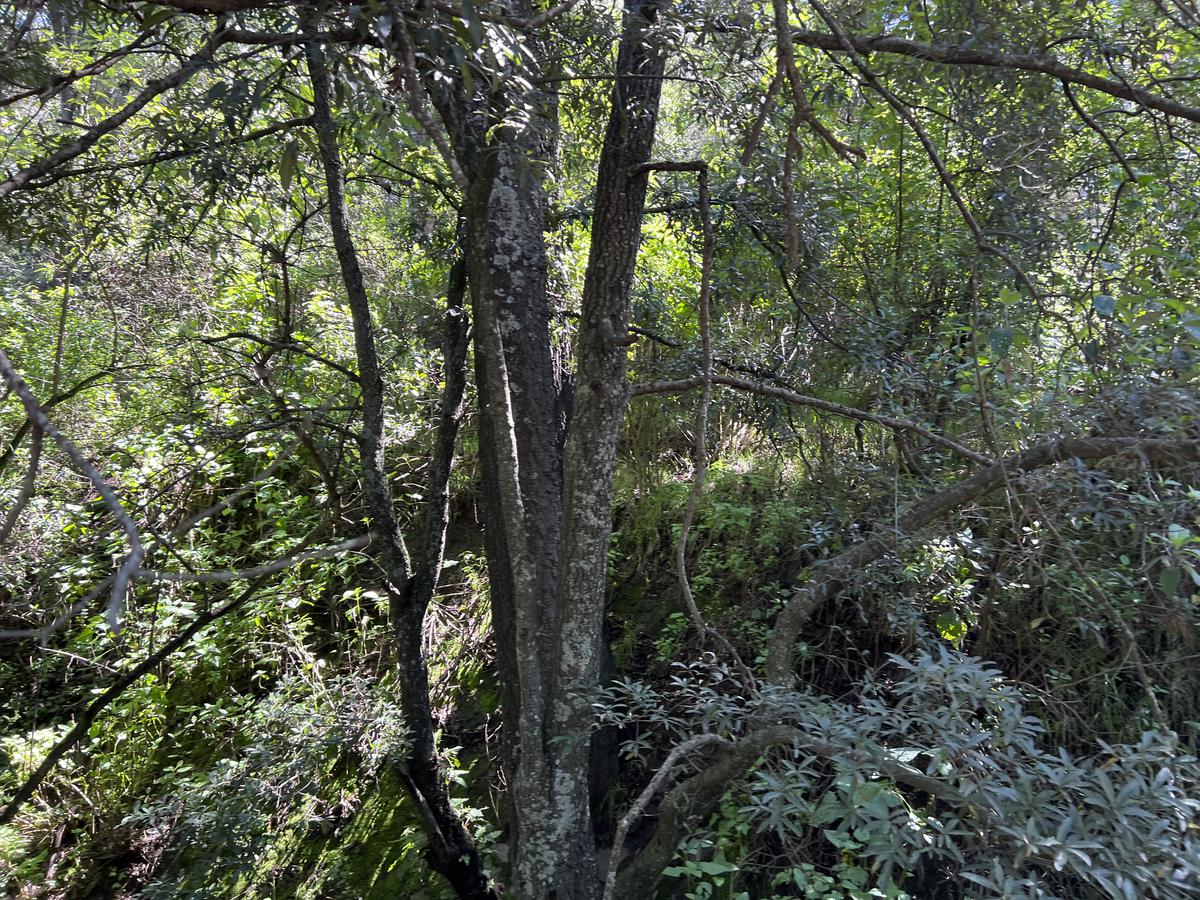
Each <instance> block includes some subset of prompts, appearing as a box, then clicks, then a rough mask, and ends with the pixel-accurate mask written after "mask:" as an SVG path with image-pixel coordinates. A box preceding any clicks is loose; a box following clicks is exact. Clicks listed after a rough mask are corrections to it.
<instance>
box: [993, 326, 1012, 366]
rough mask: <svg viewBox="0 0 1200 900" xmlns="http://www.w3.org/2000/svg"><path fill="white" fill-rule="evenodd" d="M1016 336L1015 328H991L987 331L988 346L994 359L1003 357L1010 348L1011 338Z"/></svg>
mask: <svg viewBox="0 0 1200 900" xmlns="http://www.w3.org/2000/svg"><path fill="white" fill-rule="evenodd" d="M1016 336H1017V330H1016V329H1015V328H993V329H992V330H991V331H990V332H988V346H989V347H991V348H992V355H993V356H995V357H996V359H1004V357H1006V356H1008V352H1009V351H1010V350H1011V349H1012V345H1013V338H1015V337H1016Z"/></svg>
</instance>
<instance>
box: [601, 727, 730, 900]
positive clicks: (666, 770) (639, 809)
mask: <svg viewBox="0 0 1200 900" xmlns="http://www.w3.org/2000/svg"><path fill="white" fill-rule="evenodd" d="M712 744H719V745H724V746H729V744H730V742H729V741H728V740H727V739H726V738H723V737H721V736H720V735H717V734H698V735H696V736H695V737H690V738H688V739H687V740H686V741H684V742H683V743H682V744H677V745H676V746H675V747H673V748H672V749H671V752H670V753H668V754H667V758H666V759H665V760H664V761H663V764H662V765H661V766H659V767H658V771H657V772H655V773H654V777H653V778H651V779H650V783H649V784H648V785H646V787H645V788H644V789H643V790H642V792H641V793H640V794H639V795H638V798H637V799H636V800H635V801H634V802H633V805H632V806H630V807H629V809H628V810H627V811H626V812H625V815H623V816H622V817H621V821H620V822H619V823H618V824H617V831H616V834H615V835H614V837H613V845H612V852H611V853H610V854H609V857H608V872H607V873H606V874H605V876H604V895H603V897H602V898H601V900H613V894H614V892H615V891H616V889H617V868H618V867H619V866H620V863H621V852H622V851H623V850H624V848H625V838H626V836H627V835H628V834H629V829H630V828H632V827H633V826H634V825H636V824H637V822H638V820H639V819H641V817H642V816H643V815H644V814H645V812H646V808H647V807H648V806H649V805H650V801H652V800H653V799H654V798H655V797H656V796H657V795H658V792H659V791H660V790H662V786H663V785H664V784H665V783H666V780H667V779H668V778H669V777H670V776H671V773H672V772H673V771H674V770H675V767H676V766H677V765H679V763H680V761H681V760H682V759H683V758H684V757H685V756H687V755H688V754H690V753H692V752H693V751H695V750H699V749H700V748H701V747H707V746H710V745H712Z"/></svg>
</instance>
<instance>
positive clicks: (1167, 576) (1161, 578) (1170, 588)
mask: <svg viewBox="0 0 1200 900" xmlns="http://www.w3.org/2000/svg"><path fill="white" fill-rule="evenodd" d="M1182 582H1183V569H1181V568H1179V566H1171V567H1169V568H1166V569H1163V570H1162V571H1161V572H1160V573H1159V575H1158V586H1159V587H1160V588H1162V592H1163V593H1164V594H1166V595H1167V596H1168V597H1173V596H1175V594H1177V593H1178V592H1179V585H1180V584H1181V583H1182Z"/></svg>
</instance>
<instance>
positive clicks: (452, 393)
mask: <svg viewBox="0 0 1200 900" xmlns="http://www.w3.org/2000/svg"><path fill="white" fill-rule="evenodd" d="M314 25H315V18H311V19H310V20H309V27H312V26H314ZM310 33H311V32H310ZM305 52H306V54H307V57H308V64H309V72H310V75H311V78H312V84H313V106H314V109H315V116H314V122H315V124H316V127H317V136H318V145H319V149H320V154H321V162H322V165H323V167H324V170H325V180H326V185H327V188H328V193H329V218H330V226H331V230H332V232H333V242H334V247H335V250H336V251H337V256H338V262H339V264H340V266H341V270H342V279H343V282H344V284H345V288H346V295H347V298H348V300H349V304H350V313H351V318H352V321H353V328H354V340H355V351H356V355H357V360H358V371H359V381H360V388H361V391H362V397H363V428H362V431H361V433H360V435H359V439H358V445H359V457H360V470H361V475H362V481H363V492H364V494H365V496H366V503H367V510H368V513H369V515H370V516H371V527H372V531H373V532H374V534H375V540H374V541H373V542H372V547H373V548H374V547H376V544H378V549H377V550H376V559H377V561H378V562H379V564H380V567H381V568H382V569H383V571H384V575H385V581H386V588H387V592H388V597H389V600H390V607H391V621H392V627H393V631H394V633H395V636H396V644H397V656H398V659H399V669H400V671H399V678H400V688H401V703H402V707H403V710H404V715H405V724H406V725H407V727H408V730H409V732H410V734H411V739H412V747H411V749H410V752H409V756H408V758H407V759H406V760H405V762H404V763H403V764H402V767H401V772H400V774H401V776H402V778H403V780H404V782H405V784H406V785H407V787H408V789H409V792H410V793H411V795H412V797H413V801H414V802H415V803H416V805H417V809H418V812H419V813H420V815H421V817H422V819H423V820H424V823H425V829H426V833H427V836H428V839H429V849H428V852H427V854H426V859H427V861H428V862H429V865H430V867H431V868H433V869H434V870H435V871H437V872H439V873H440V874H442V875H443V876H445V878H446V879H447V881H449V882H450V884H451V886H452V887H453V888H454V890H455V892H456V893H457V894H458V895H459V896H460V897H464V898H479V900H492V898H494V897H495V893H494V892H493V890H492V889H491V886H490V884H489V882H488V879H487V876H486V874H485V873H484V871H483V865H482V861H481V860H480V858H479V853H478V851H477V850H476V848H475V845H474V842H473V840H472V839H471V836H470V834H469V833H468V832H467V830H466V828H465V826H464V825H463V823H462V820H461V818H460V817H459V816H458V813H457V812H456V811H455V809H454V807H453V805H452V803H451V801H450V793H449V788H448V786H447V782H446V777H445V774H444V772H443V771H442V767H441V764H440V762H439V760H438V757H437V747H436V742H435V739H434V735H435V728H434V722H433V716H432V714H431V711H430V707H429V672H428V668H427V665H426V661H425V658H424V655H423V653H422V642H421V632H422V627H423V624H424V620H425V611H426V609H427V608H428V606H429V602H430V600H431V599H432V597H433V593H434V591H435V590H436V588H437V578H438V573H439V571H440V569H441V561H442V553H443V550H444V548H445V535H446V525H447V521H448V515H449V478H450V469H451V465H452V462H453V459H454V445H455V440H456V437H457V434H458V427H459V423H460V422H461V419H462V411H463V393H464V390H465V387H466V372H465V369H466V349H467V327H466V319H465V315H464V310H463V294H464V283H463V271H462V267H461V265H456V266H455V267H454V269H453V271H452V272H451V279H450V290H449V296H448V297H447V312H446V316H447V324H446V346H445V364H446V376H445V387H444V389H443V394H442V411H441V419H440V422H439V426H438V434H437V439H436V443H435V447H434V454H433V458H432V459H431V461H430V473H429V485H428V491H427V499H426V508H425V523H424V524H425V535H424V542H423V546H422V548H421V551H422V557H421V559H420V560H419V563H418V565H417V567H416V568H415V570H414V568H413V566H412V563H411V561H410V559H409V556H408V552H407V549H406V547H405V544H404V541H403V538H402V535H401V533H400V529H399V526H398V524H397V522H396V518H395V514H394V512H393V509H392V503H393V500H392V495H391V490H390V488H389V486H388V483H387V476H386V470H385V468H384V455H383V451H384V424H385V422H384V395H383V379H382V377H381V375H380V370H379V358H378V354H377V351H376V348H375V330H374V323H373V321H372V318H371V309H370V305H369V302H368V298H367V294H366V289H365V287H364V284H363V277H362V271H361V269H360V267H359V264H358V254H357V252H356V251H355V248H354V243H353V239H352V237H351V234H350V228H349V224H348V222H347V217H346V204H345V181H344V178H343V176H342V170H341V162H340V159H339V154H338V146H337V133H336V129H335V125H334V122H333V115H332V111H331V109H330V101H329V97H330V84H329V74H328V71H327V68H326V64H325V59H324V56H323V53H322V51H321V48H320V47H319V45H318V44H317V42H316V40H312V39H310V40H309V41H307V42H306V44H305Z"/></svg>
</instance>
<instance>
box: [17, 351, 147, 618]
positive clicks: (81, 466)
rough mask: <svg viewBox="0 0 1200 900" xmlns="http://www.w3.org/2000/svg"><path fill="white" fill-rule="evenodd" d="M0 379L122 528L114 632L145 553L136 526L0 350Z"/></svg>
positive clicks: (114, 594)
mask: <svg viewBox="0 0 1200 900" xmlns="http://www.w3.org/2000/svg"><path fill="white" fill-rule="evenodd" d="M0 378H3V379H4V382H5V384H7V385H8V388H9V389H10V390H11V391H12V392H13V393H15V394H16V395H17V396H18V397H19V398H20V400H21V403H22V404H23V405H24V407H25V414H26V416H27V417H28V418H29V420H30V421H31V422H33V425H34V427H35V428H38V429H40V430H41V431H43V432H44V433H45V434H47V435H49V436H50V439H51V440H52V441H54V443H55V444H57V445H58V447H59V449H61V450H62V451H63V453H65V454H66V455H67V458H68V459H70V460H71V463H72V465H74V467H75V469H76V470H77V471H78V472H79V473H80V474H82V475H83V476H84V477H86V478H87V479H88V481H90V482H91V483H92V486H93V487H95V488H96V491H97V492H98V493H99V494H100V496H101V497H102V498H103V499H104V502H105V504H107V506H108V508H109V510H110V511H111V512H112V514H113V517H114V518H115V519H116V520H117V523H118V524H119V525H120V526H121V530H122V531H124V532H125V539H126V541H127V542H128V544H129V554H128V555H127V556H126V557H125V560H124V561H123V562H122V563H121V566H120V568H119V569H117V572H116V575H115V576H114V578H113V582H112V599H111V600H110V601H109V605H108V623H109V627H111V628H112V629H113V630H114V631H115V630H116V627H117V624H118V621H119V619H120V613H121V605H122V603H123V602H124V599H125V589H126V588H127V587H128V585H129V579H130V578H131V577H132V575H133V573H134V572H136V571H137V569H138V566H139V565H140V564H141V562H142V555H143V552H144V551H143V549H142V540H141V536H140V535H139V534H138V529H137V526H136V525H135V524H134V523H133V519H131V518H130V517H129V513H128V512H127V511H126V510H125V507H124V506H122V505H121V501H120V499H119V498H118V497H117V495H116V493H115V492H114V491H113V489H112V488H111V487H109V486H108V482H106V481H105V480H104V478H103V476H102V475H101V474H100V473H99V472H97V471H96V469H95V467H94V466H93V465H92V464H91V463H90V462H88V461H87V459H86V458H85V457H84V455H83V454H82V453H80V452H79V449H78V448H77V447H76V446H75V445H74V444H72V443H71V442H70V441H69V440H67V439H66V438H65V437H63V435H62V434H61V433H60V432H59V430H58V429H57V428H55V427H54V426H53V425H52V424H51V423H50V420H49V419H48V418H47V417H46V413H45V411H44V410H43V409H42V407H41V405H40V404H39V403H38V402H37V399H36V398H35V397H34V396H33V393H32V392H31V391H30V390H29V388H28V386H27V385H26V384H25V382H24V380H22V378H21V376H20V375H18V374H17V373H16V370H14V369H13V367H12V363H11V362H10V361H9V358H8V356H7V355H6V354H5V353H4V351H3V350H0Z"/></svg>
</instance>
